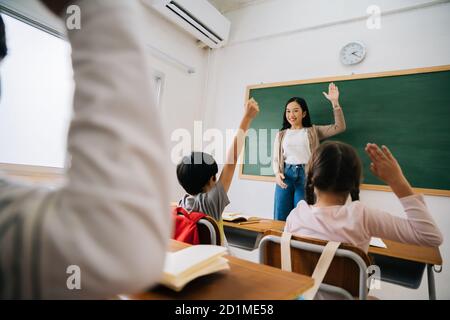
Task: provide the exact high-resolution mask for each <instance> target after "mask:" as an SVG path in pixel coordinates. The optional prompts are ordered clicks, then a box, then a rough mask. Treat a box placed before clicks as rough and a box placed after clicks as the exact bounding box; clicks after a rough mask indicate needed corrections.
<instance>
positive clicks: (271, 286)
mask: <svg viewBox="0 0 450 320" xmlns="http://www.w3.org/2000/svg"><path fill="white" fill-rule="evenodd" d="M187 246H188V245H186V244H184V243H181V242H177V241H175V240H171V242H170V251H178V250H181V249H183V248H185V247H187ZM226 258H227V259H228V260H229V264H230V270H228V271H225V272H218V273H214V274H210V275H207V276H203V277H200V278H197V279H195V280H193V281H192V282H190V283H189V284H187V285H186V287H185V288H184V289H183V290H182V291H181V292H175V291H172V290H170V289H168V288H165V287H163V286H158V287H156V288H154V289H153V290H152V291H150V292H146V293H141V294H137V295H128V296H124V298H126V299H138V300H160V299H164V300H166V299H167V300H170V299H176V300H183V299H184V300H292V299H296V298H297V297H298V296H300V295H301V294H302V293H303V292H305V291H306V290H307V289H309V288H311V287H312V286H313V284H314V280H313V279H312V278H310V277H307V276H304V275H300V274H297V273H292V272H285V271H281V270H280V269H277V268H273V267H269V266H266V265H261V264H256V263H253V262H249V261H246V260H242V259H239V258H235V257H231V256H226Z"/></svg>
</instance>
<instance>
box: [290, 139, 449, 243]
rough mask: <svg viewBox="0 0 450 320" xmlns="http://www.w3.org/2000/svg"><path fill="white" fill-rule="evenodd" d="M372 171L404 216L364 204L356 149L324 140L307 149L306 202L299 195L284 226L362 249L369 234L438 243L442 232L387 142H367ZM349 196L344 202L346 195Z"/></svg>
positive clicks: (406, 241) (401, 240)
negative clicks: (398, 205)
mask: <svg viewBox="0 0 450 320" xmlns="http://www.w3.org/2000/svg"><path fill="white" fill-rule="evenodd" d="M366 152H367V154H368V155H369V157H370V159H371V161H372V163H371V165H370V170H371V171H372V173H373V174H374V175H375V176H377V177H378V178H380V179H381V180H383V181H384V182H386V183H387V184H388V185H389V186H390V187H391V189H392V191H393V192H394V193H395V194H396V196H397V197H398V198H399V200H400V203H401V204H402V206H403V208H404V210H405V214H406V217H404V218H400V217H397V216H394V215H391V214H390V213H387V212H384V211H382V210H380V209H374V208H368V207H367V206H366V205H364V204H363V203H361V202H360V201H359V186H360V183H361V179H362V165H361V160H360V159H359V156H358V154H357V153H356V151H355V149H354V148H353V147H351V146H350V145H347V144H345V143H341V142H325V143H323V144H322V145H321V146H320V147H319V148H318V149H317V150H316V152H314V154H313V155H312V157H311V159H310V161H309V163H308V167H307V178H306V187H305V192H306V202H305V201H303V200H302V201H300V202H299V203H298V205H297V207H296V208H294V209H293V210H292V211H291V213H290V214H289V216H288V218H287V220H286V226H285V231H287V232H290V233H293V234H297V235H300V236H306V237H310V238H317V239H322V240H331V241H338V242H344V243H350V244H352V245H354V246H356V247H359V248H361V249H362V250H364V251H365V252H367V251H368V249H369V242H370V239H371V237H380V238H383V239H389V240H394V241H398V242H405V243H411V244H416V245H421V246H439V245H440V244H441V243H442V234H441V232H440V231H439V229H438V227H437V226H436V224H435V222H434V221H433V218H432V217H431V215H430V213H429V212H428V209H427V207H426V204H425V201H424V198H423V196H422V195H418V194H414V192H413V190H412V188H411V186H410V184H409V182H408V180H406V178H405V176H404V175H403V172H402V170H401V168H400V166H399V164H398V162H397V160H396V159H395V158H394V156H393V155H392V154H391V152H390V151H389V149H388V148H387V147H386V146H382V148H381V149H380V148H379V147H378V146H377V145H376V144H370V143H369V144H367V146H366ZM349 195H350V196H351V199H352V201H351V202H347V198H348V196H349Z"/></svg>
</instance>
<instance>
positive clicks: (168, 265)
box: [161, 245, 230, 291]
mask: <svg viewBox="0 0 450 320" xmlns="http://www.w3.org/2000/svg"><path fill="white" fill-rule="evenodd" d="M226 253H227V249H226V248H225V247H221V246H213V245H196V246H191V247H188V248H186V249H182V250H179V251H177V252H168V253H167V255H166V261H165V264H164V272H163V279H162V280H161V284H162V285H164V286H166V287H168V288H170V289H172V290H174V291H181V290H182V289H183V288H184V286H185V285H186V284H188V283H189V282H190V281H192V280H194V279H196V278H198V277H201V276H204V275H207V274H210V273H214V272H218V271H223V270H228V269H229V268H230V267H229V265H228V260H227V259H226V258H224V257H223V256H224V255H225V254H226Z"/></svg>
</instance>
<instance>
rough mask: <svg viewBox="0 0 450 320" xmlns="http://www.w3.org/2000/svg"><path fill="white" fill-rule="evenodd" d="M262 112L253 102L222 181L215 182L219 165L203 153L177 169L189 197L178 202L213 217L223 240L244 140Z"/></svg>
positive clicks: (190, 158)
mask: <svg viewBox="0 0 450 320" xmlns="http://www.w3.org/2000/svg"><path fill="white" fill-rule="evenodd" d="M258 112H259V107H258V104H257V103H256V101H255V100H254V99H250V100H249V101H248V102H247V104H246V106H245V112H244V116H243V118H242V121H241V124H240V126H239V130H238V133H237V134H236V136H235V138H234V140H233V144H232V145H231V147H230V150H229V151H228V154H227V159H226V163H225V164H224V167H223V169H222V172H221V174H220V177H219V179H218V180H217V179H216V175H217V173H218V166H217V163H216V161H215V160H214V158H213V157H212V156H211V155H209V154H207V153H204V152H192V153H191V154H190V155H189V156H185V157H183V159H182V160H181V162H180V163H179V164H178V166H177V178H178V182H179V183H180V185H181V186H182V187H183V188H184V190H186V192H187V193H188V194H186V195H185V196H184V197H183V198H182V199H181V200H180V202H179V203H178V205H179V206H181V207H183V208H184V209H186V210H187V211H188V212H202V213H204V214H206V215H209V216H211V217H212V218H214V219H215V220H216V221H217V222H218V224H219V229H220V230H221V236H222V239H224V237H223V223H222V213H223V210H224V209H225V207H226V206H227V205H228V204H229V203H230V201H229V199H228V196H227V193H228V189H229V188H230V185H231V181H232V180H233V175H234V171H235V168H236V164H237V159H238V156H239V153H240V152H241V150H242V147H243V141H244V139H245V135H246V133H247V130H248V129H249V128H250V124H251V122H252V120H253V119H254V118H255V117H256V115H257V114H258Z"/></svg>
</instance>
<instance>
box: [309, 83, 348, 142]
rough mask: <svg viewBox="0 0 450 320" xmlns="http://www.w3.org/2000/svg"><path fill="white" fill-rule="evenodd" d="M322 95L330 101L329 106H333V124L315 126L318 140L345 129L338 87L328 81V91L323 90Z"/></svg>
mask: <svg viewBox="0 0 450 320" xmlns="http://www.w3.org/2000/svg"><path fill="white" fill-rule="evenodd" d="M323 95H324V96H325V98H326V99H327V100H328V101H330V103H331V106H332V107H333V114H334V124H330V125H325V126H315V128H316V129H317V134H318V136H319V139H320V140H323V139H326V138H329V137H332V136H334V135H337V134H339V133H341V132H344V131H345V129H346V124H345V118H344V113H343V111H342V108H341V105H340V104H339V88H338V87H337V86H336V85H335V84H334V83H330V85H329V86H328V93H326V92H323Z"/></svg>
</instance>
